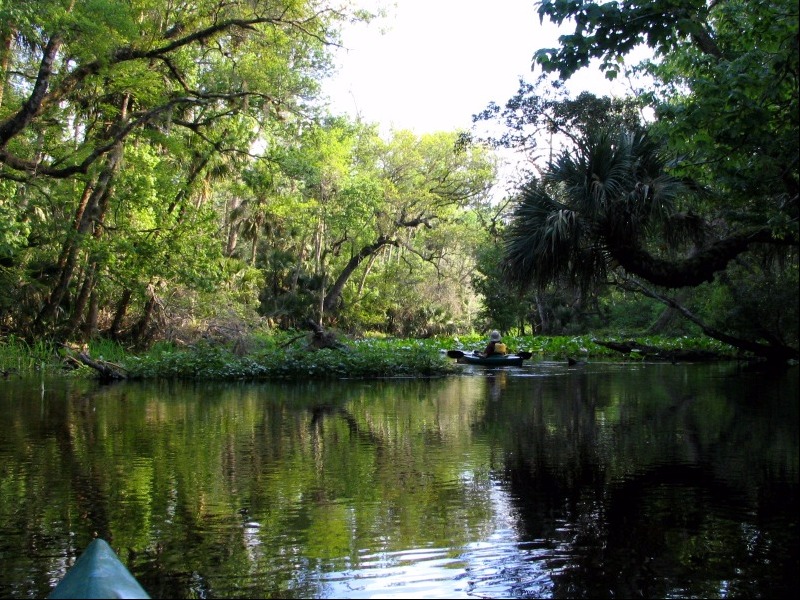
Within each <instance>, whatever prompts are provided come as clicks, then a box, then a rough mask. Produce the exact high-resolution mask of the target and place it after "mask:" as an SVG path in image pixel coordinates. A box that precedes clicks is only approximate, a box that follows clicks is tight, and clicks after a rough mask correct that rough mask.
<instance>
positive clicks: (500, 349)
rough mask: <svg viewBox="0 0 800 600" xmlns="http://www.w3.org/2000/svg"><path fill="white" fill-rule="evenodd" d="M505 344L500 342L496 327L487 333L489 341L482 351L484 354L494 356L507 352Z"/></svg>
mask: <svg viewBox="0 0 800 600" xmlns="http://www.w3.org/2000/svg"><path fill="white" fill-rule="evenodd" d="M507 353H508V350H507V349H506V345H505V344H504V343H503V342H502V338H501V337H500V332H499V331H497V330H496V329H495V330H494V331H493V332H492V333H490V334H489V343H488V344H487V345H486V349H485V350H484V351H483V355H484V356H494V355H495V354H507Z"/></svg>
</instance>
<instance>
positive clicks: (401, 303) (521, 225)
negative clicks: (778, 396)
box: [0, 0, 800, 360]
mask: <svg viewBox="0 0 800 600" xmlns="http://www.w3.org/2000/svg"><path fill="white" fill-rule="evenodd" d="M537 6H538V11H539V15H540V17H541V19H542V20H544V19H547V20H550V21H552V22H554V23H557V24H565V25H568V26H569V27H571V28H574V31H573V33H571V34H565V35H563V36H562V37H561V39H560V41H559V45H558V47H555V48H541V49H538V50H537V52H536V53H535V55H534V57H533V58H534V64H535V68H536V70H537V72H538V73H540V76H539V77H538V79H536V80H535V81H534V83H526V82H524V81H523V82H520V89H519V92H518V93H517V95H515V96H514V97H513V98H511V99H509V100H508V101H507V102H506V103H505V104H504V105H502V106H501V105H498V104H491V105H490V106H489V107H487V108H486V109H485V110H484V111H483V112H481V113H479V114H478V115H477V116H476V120H477V121H485V120H495V121H497V122H499V123H500V125H501V127H502V129H501V133H499V134H498V135H497V136H496V138H493V139H480V138H479V136H478V135H477V134H476V133H475V132H472V133H470V132H440V133H436V134H426V135H419V136H418V135H415V134H413V133H410V132H407V131H393V132H392V133H391V134H390V135H388V136H386V135H380V134H379V131H378V126H377V125H376V124H370V123H365V122H362V121H361V120H358V119H355V120H354V119H351V118H349V117H345V116H341V115H333V114H330V113H329V112H328V110H327V108H326V106H325V104H324V102H323V101H322V98H321V94H320V90H321V82H322V81H323V80H324V78H325V77H327V76H329V75H330V74H331V73H332V61H331V56H332V54H331V50H332V49H333V48H335V47H336V45H337V44H339V43H340V39H339V38H340V31H341V29H340V28H341V26H342V25H343V24H344V23H346V22H348V21H352V20H364V21H369V20H370V19H371V18H372V17H373V16H374V15H371V14H370V13H368V12H366V11H363V10H360V9H358V8H357V7H356V6H355V5H352V4H350V3H348V2H346V1H342V2H338V1H337V0H255V1H254V0H234V1H226V2H221V1H219V0H203V1H201V2H194V3H188V4H186V3H174V2H167V3H164V2H153V1H151V0H131V1H129V2H125V3H120V2H111V1H105V0H91V1H90V0H36V1H33V0H18V1H15V2H13V3H8V2H2V3H0V335H6V334H13V335H17V336H21V337H23V338H25V339H29V340H32V339H42V338H46V339H54V340H58V341H63V340H73V341H81V340H88V339H92V338H94V337H97V336H103V337H108V338H111V339H114V340H118V341H122V342H125V343H126V344H130V345H134V346H139V347H144V346H147V345H148V344H149V343H150V342H152V341H153V340H155V339H167V340H180V339H183V338H185V337H187V335H189V332H190V331H209V330H210V329H211V328H213V327H216V328H217V330H221V329H224V328H226V327H227V328H229V329H237V330H238V329H239V328H241V327H246V326H250V325H252V324H256V326H266V327H278V328H283V329H289V328H295V327H302V326H303V324H304V323H307V322H308V321H309V319H310V320H312V321H314V322H316V323H319V324H322V323H324V324H325V325H326V326H335V327H338V328H341V329H343V330H347V331H350V332H354V333H359V332H362V333H363V332H367V331H373V332H378V333H381V334H387V335H398V336H415V337H426V336H431V335H436V334H442V333H448V334H453V333H457V332H459V331H464V332H466V331H472V330H475V329H479V330H480V329H484V328H500V329H502V330H504V331H510V330H512V329H516V330H518V331H520V332H524V331H525V330H526V329H528V330H529V331H535V332H538V333H566V332H570V331H572V332H576V333H577V332H585V331H587V330H590V329H593V328H600V329H606V330H608V329H613V328H615V327H617V328H620V327H623V324H624V323H630V322H631V319H630V315H631V314H634V313H636V312H637V311H640V309H641V312H642V314H644V315H647V317H646V318H645V317H642V319H640V322H638V324H637V327H640V328H649V327H662V326H663V325H664V323H666V322H667V320H665V319H664V318H663V317H664V315H667V314H672V315H675V314H676V315H679V316H680V317H681V319H682V320H683V321H684V322H686V323H690V324H691V327H694V328H696V329H695V330H699V331H702V332H703V333H705V334H707V335H710V336H712V337H715V338H717V339H719V340H722V341H725V342H726V343H731V344H734V345H736V346H737V347H739V348H740V349H742V350H744V351H746V352H748V353H751V354H755V355H758V356H763V357H766V358H771V359H779V360H784V359H786V358H797V355H798V350H797V349H798V297H797V289H798V261H797V244H798V189H800V185H799V184H798V154H799V153H798V141H797V140H798V135H799V134H800V132H799V131H798V102H797V100H798V98H797V97H798V74H799V73H798V27H797V23H798V14H797V6H796V3H795V2H790V1H789V0H770V1H765V2H745V1H743V0H723V1H712V2H705V1H701V0H679V1H677V2H676V1H674V0H669V1H667V0H629V1H624V2H589V1H585V0H554V1H550V0H544V1H542V2H539V3H538V5H537ZM642 45H644V46H647V47H649V49H650V50H651V52H652V58H650V59H649V60H645V61H643V62H641V63H638V64H629V62H628V60H629V56H630V53H631V52H632V51H633V50H634V49H636V48H637V47H639V46H642ZM591 64H599V66H600V68H601V69H602V70H603V71H604V72H605V73H606V75H607V76H608V77H610V78H619V77H622V76H626V77H630V80H631V82H634V85H635V86H638V88H636V89H634V90H633V93H631V94H630V95H629V96H627V97H621V98H607V97H597V96H595V95H593V94H591V93H584V94H581V95H579V96H575V97H573V96H569V95H567V94H566V92H565V91H564V89H565V88H564V85H563V84H564V81H565V80H566V79H568V78H570V77H572V76H574V75H575V74H576V73H578V72H579V71H580V70H581V69H583V68H584V67H586V66H587V65H591ZM554 138H558V140H559V143H560V144H561V145H560V146H559V147H558V148H556V147H554V145H553V142H552V140H553V139H554ZM548 144H550V147H549V148H547V150H548V151H546V152H542V150H543V149H545V146H547V145H548ZM497 147H505V148H507V149H512V150H514V151H515V152H517V153H518V155H519V156H520V157H521V160H522V161H525V160H529V161H530V162H529V165H530V166H531V168H530V170H529V171H528V173H527V175H526V177H525V178H524V180H523V181H521V182H520V185H519V186H518V189H516V190H513V191H512V192H510V193H509V194H508V195H507V196H506V197H504V198H502V199H501V200H499V201H498V200H497V197H496V194H495V195H493V194H492V190H493V187H494V186H496V184H497V173H498V157H497V154H496V153H495V152H494V149H495V148H497ZM540 156H548V159H547V161H546V164H542V163H541V161H539V162H534V160H533V159H534V157H540ZM643 299H644V300H643ZM656 305H660V306H662V307H663V309H664V310H663V313H662V314H661V316H659V314H658V313H657V312H656V311H654V309H653V306H656ZM619 306H627V307H629V308H628V309H627V310H623V309H619V308H616V307H619ZM615 311H616V313H615ZM615 314H617V315H618V316H615ZM621 314H626V315H628V316H627V317H624V318H622V319H621V318H620V317H619V315H621ZM647 321H649V324H648V322H647ZM673 322H674V321H673ZM676 330H680V328H678V329H676Z"/></svg>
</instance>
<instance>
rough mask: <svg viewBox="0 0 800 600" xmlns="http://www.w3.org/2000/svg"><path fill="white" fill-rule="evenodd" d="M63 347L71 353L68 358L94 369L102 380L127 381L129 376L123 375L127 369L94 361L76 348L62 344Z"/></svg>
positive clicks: (105, 362) (101, 361) (106, 362)
mask: <svg viewBox="0 0 800 600" xmlns="http://www.w3.org/2000/svg"><path fill="white" fill-rule="evenodd" d="M61 346H62V347H63V348H65V349H66V350H67V351H68V352H69V353H70V354H69V355H68V356H67V358H69V359H70V360H73V361H76V362H79V363H81V364H84V365H86V366H87V367H91V368H92V369H94V370H95V371H97V372H98V374H99V377H100V379H101V380H103V381H120V380H122V379H127V376H126V375H125V373H123V371H124V370H125V367H122V366H120V365H115V364H113V363H110V362H108V361H104V360H94V359H93V358H92V357H91V356H89V355H88V354H87V353H86V352H85V351H83V350H75V349H74V348H71V347H70V346H68V345H67V344H61Z"/></svg>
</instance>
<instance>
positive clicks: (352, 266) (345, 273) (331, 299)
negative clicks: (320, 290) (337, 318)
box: [322, 236, 397, 313]
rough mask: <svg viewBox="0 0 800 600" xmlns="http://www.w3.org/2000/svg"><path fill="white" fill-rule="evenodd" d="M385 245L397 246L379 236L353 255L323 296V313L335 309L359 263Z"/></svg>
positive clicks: (393, 241) (395, 243)
mask: <svg viewBox="0 0 800 600" xmlns="http://www.w3.org/2000/svg"><path fill="white" fill-rule="evenodd" d="M387 245H397V241H395V240H391V239H388V238H386V237H384V236H381V237H379V238H378V239H377V240H376V241H375V243H373V244H369V245H368V246H364V247H363V248H362V249H361V250H360V251H359V252H358V254H356V255H354V256H353V257H352V258H351V259H350V260H349V261H348V262H347V265H345V267H344V269H342V272H341V273H340V274H339V277H337V278H336V281H335V282H334V284H333V285H332V286H331V288H330V289H329V290H328V293H327V294H325V298H324V301H323V303H322V308H323V311H324V312H326V313H327V312H331V311H333V310H335V309H336V307H337V305H338V304H339V300H340V299H341V296H342V292H343V291H344V286H345V284H346V283H347V281H348V280H349V279H350V276H351V275H352V274H353V272H354V271H355V270H356V269H357V268H358V266H359V265H360V264H361V262H362V261H363V260H364V259H365V258H367V257H369V256H372V255H373V254H375V253H376V252H377V251H378V250H380V249H381V248H383V247H384V246H387Z"/></svg>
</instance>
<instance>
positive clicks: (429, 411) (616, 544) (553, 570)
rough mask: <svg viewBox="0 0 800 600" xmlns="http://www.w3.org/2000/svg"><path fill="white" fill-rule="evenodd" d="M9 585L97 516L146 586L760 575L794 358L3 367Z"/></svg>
mask: <svg viewBox="0 0 800 600" xmlns="http://www.w3.org/2000/svg"><path fill="white" fill-rule="evenodd" d="M0 418H2V423H3V426H2V433H0V474H1V476H2V479H1V480H0V564H1V565H2V567H1V568H0V597H3V598H41V597H45V596H46V595H47V594H48V593H49V592H50V591H51V589H52V588H53V586H54V585H55V584H56V583H57V582H58V580H59V579H60V578H61V577H62V576H63V575H64V573H65V572H66V570H67V568H68V567H69V566H70V565H71V564H73V563H74V561H75V559H76V557H77V556H78V555H79V554H80V552H81V551H82V550H83V548H85V547H86V545H87V544H88V542H89V541H90V540H91V539H92V537H94V536H100V537H103V538H104V539H106V540H107V541H109V543H110V544H111V545H112V547H113V548H114V549H115V550H116V551H117V553H118V554H119V556H120V558H121V559H122V560H123V562H124V563H125V564H126V565H127V566H128V568H129V569H130V570H131V572H132V573H133V574H134V575H135V576H136V577H137V579H138V580H139V581H140V583H141V584H142V586H143V587H144V588H145V589H146V590H147V591H148V592H149V593H150V595H151V596H152V597H154V598H156V597H159V598H165V597H168V598H414V597H420V598H509V597H518V598H525V597H530V598H642V597H644V598H676V597H681V598H735V597H740V598H741V597H746V598H773V597H785V596H788V595H792V596H793V595H794V593H796V590H797V587H798V574H800V562H799V561H798V556H799V555H800V552H798V544H799V541H798V540H800V535H798V534H799V533H800V532H799V531H798V471H799V470H800V469H799V466H798V465H799V463H800V445H799V444H798V429H799V422H800V419H798V368H797V367H793V368H792V369H790V370H789V371H788V372H786V373H782V374H778V375H775V374H770V375H764V374H757V373H751V372H747V371H746V370H744V369H742V368H740V367H739V366H738V365H736V364H715V365H680V364H679V365H671V364H630V363H625V364H619V363H616V364H615V363H601V362H598V363H589V364H587V365H584V366H579V367H568V366H567V365H565V364H560V363H550V362H537V361H534V362H532V363H531V364H526V365H525V366H523V367H520V368H506V369H499V370H494V371H492V370H485V369H482V368H480V367H469V366H464V371H463V373H462V374H461V375H458V376H450V377H445V378H441V379H430V380H419V379H414V380H412V379H408V380H406V379H392V380H379V381H361V380H351V381H334V382H319V381H317V382H305V383H239V384H230V383H226V384H216V383H185V382H147V383H141V382H122V383H117V384H112V385H100V384H98V383H96V382H93V381H84V380H74V379H69V378H61V379H50V378H37V377H31V378H19V377H17V378H14V377H11V378H9V379H8V380H5V381H0Z"/></svg>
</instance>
